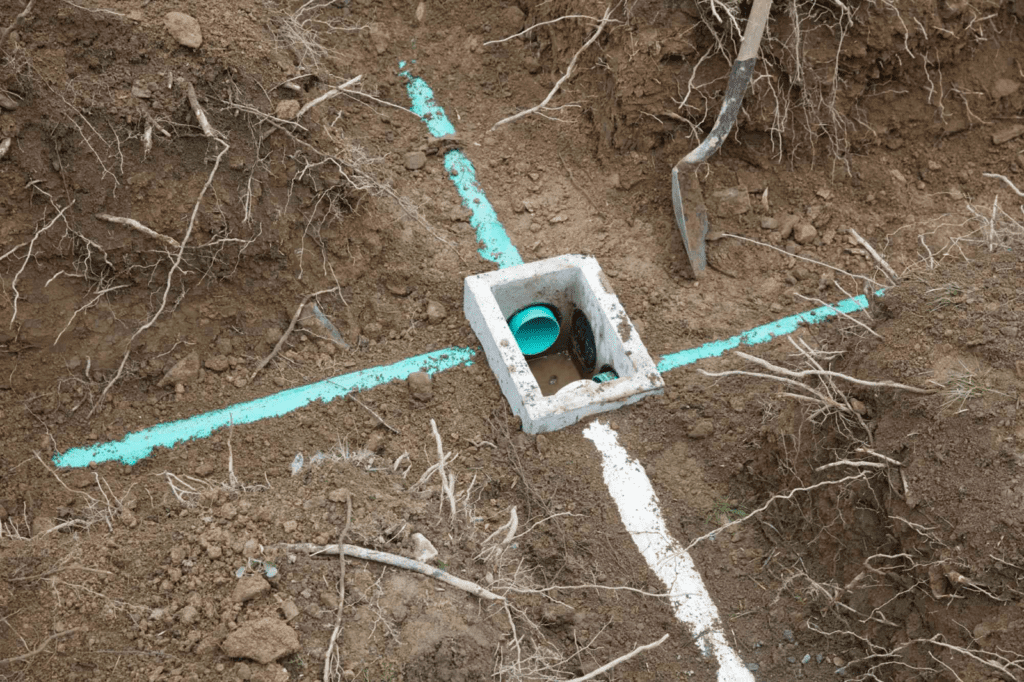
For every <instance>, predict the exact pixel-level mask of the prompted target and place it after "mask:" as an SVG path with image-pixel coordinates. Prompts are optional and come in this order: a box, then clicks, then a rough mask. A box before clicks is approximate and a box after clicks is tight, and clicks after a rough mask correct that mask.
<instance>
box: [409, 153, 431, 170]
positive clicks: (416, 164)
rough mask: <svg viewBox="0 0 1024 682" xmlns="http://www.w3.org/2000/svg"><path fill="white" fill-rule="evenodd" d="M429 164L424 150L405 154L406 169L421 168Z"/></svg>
mask: <svg viewBox="0 0 1024 682" xmlns="http://www.w3.org/2000/svg"><path fill="white" fill-rule="evenodd" d="M426 164H427V155H426V153H424V152H419V151H417V152H409V153H408V154H406V155H405V168H406V170H419V169H420V168H423V166H425V165H426Z"/></svg>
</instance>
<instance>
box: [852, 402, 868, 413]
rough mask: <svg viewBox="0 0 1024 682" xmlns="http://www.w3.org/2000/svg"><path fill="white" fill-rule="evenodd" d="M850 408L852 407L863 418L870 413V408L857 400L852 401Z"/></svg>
mask: <svg viewBox="0 0 1024 682" xmlns="http://www.w3.org/2000/svg"><path fill="white" fill-rule="evenodd" d="M850 407H852V408H853V411H854V412H856V413H857V414H859V415H860V416H862V417H863V416H864V415H866V414H867V413H868V406H867V405H865V404H864V403H862V402H861V401H859V400H857V399H856V398H851V399H850Z"/></svg>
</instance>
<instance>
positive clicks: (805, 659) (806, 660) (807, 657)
mask: <svg viewBox="0 0 1024 682" xmlns="http://www.w3.org/2000/svg"><path fill="white" fill-rule="evenodd" d="M800 662H801V663H802V664H804V665H807V664H808V663H810V662H811V655H810V654H804V657H803V658H801V659H800Z"/></svg>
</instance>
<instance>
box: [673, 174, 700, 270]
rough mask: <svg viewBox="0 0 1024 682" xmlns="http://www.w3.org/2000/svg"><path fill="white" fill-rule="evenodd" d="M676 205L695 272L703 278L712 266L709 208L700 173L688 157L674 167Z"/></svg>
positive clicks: (677, 218)
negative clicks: (707, 245)
mask: <svg viewBox="0 0 1024 682" xmlns="http://www.w3.org/2000/svg"><path fill="white" fill-rule="evenodd" d="M672 206H673V208H674V209H675V214H676V225H678V226H679V233H680V234H681V235H682V237H683V246H685V247H686V255H687V257H688V258H689V259H690V268H691V269H692V270H693V276H694V277H695V278H697V279H700V278H701V277H703V276H704V274H705V272H706V270H707V267H708V259H707V249H706V238H707V235H708V209H707V207H706V206H705V205H704V195H703V194H702V193H701V191H700V182H699V181H698V180H697V175H696V173H695V172H694V169H693V168H691V167H690V165H689V164H687V163H686V162H685V161H681V162H680V163H678V164H676V166H675V167H674V168H673V169H672Z"/></svg>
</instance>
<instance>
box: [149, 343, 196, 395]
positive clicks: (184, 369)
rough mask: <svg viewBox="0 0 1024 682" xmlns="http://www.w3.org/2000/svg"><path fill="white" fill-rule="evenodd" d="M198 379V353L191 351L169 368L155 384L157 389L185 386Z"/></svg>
mask: <svg viewBox="0 0 1024 682" xmlns="http://www.w3.org/2000/svg"><path fill="white" fill-rule="evenodd" d="M198 378H199V353H197V352H196V351H192V352H191V353H189V354H188V355H186V356H185V357H183V358H182V359H181V360H178V362H177V363H175V365H174V367H171V368H170V369H169V370H168V371H167V374H165V375H164V378H163V379H161V380H160V383H158V384H157V386H159V387H163V386H167V385H171V386H173V385H175V384H187V383H189V382H192V381H195V380H196V379H198Z"/></svg>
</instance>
